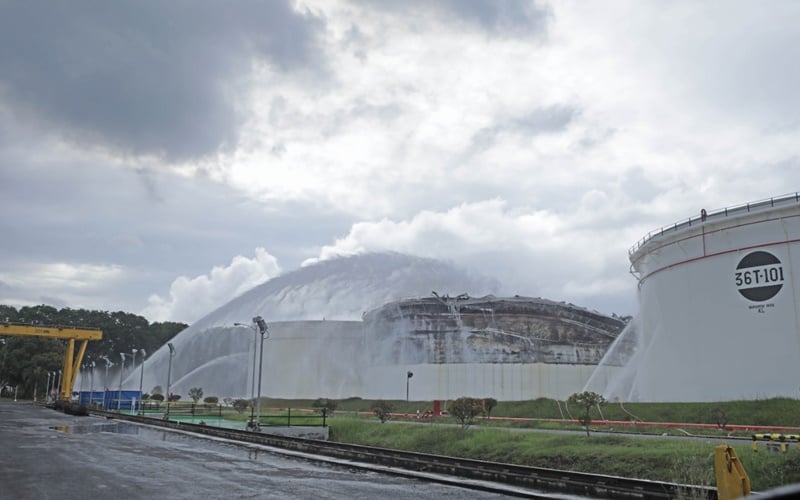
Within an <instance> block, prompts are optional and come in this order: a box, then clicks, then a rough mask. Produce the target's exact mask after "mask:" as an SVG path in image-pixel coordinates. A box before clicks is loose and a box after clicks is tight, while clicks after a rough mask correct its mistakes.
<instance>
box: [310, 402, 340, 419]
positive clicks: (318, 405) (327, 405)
mask: <svg viewBox="0 0 800 500" xmlns="http://www.w3.org/2000/svg"><path fill="white" fill-rule="evenodd" d="M311 407H312V408H314V409H315V410H317V411H319V412H321V411H322V410H326V412H327V414H328V416H332V415H333V412H334V411H336V408H338V407H339V403H337V402H336V400H334V399H326V398H319V399H317V400H316V401H314V402H313V403H311Z"/></svg>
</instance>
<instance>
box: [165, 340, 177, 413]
mask: <svg viewBox="0 0 800 500" xmlns="http://www.w3.org/2000/svg"><path fill="white" fill-rule="evenodd" d="M167 347H169V368H167V412H166V413H164V420H169V399H170V397H169V379H170V377H171V376H172V356H174V355H175V346H174V345H172V342H167Z"/></svg>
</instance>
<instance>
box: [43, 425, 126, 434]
mask: <svg viewBox="0 0 800 500" xmlns="http://www.w3.org/2000/svg"><path fill="white" fill-rule="evenodd" d="M50 428H51V429H54V430H57V431H59V432H64V433H66V434H96V433H99V432H107V433H110V434H139V430H140V427H139V426H137V425H131V424H126V423H124V422H115V423H113V424H96V425H56V426H54V427H50Z"/></svg>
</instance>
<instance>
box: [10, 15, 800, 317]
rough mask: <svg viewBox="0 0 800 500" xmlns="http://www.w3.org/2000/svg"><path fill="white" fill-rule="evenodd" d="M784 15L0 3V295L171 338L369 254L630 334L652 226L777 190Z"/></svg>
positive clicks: (797, 175)
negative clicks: (636, 255)
mask: <svg viewBox="0 0 800 500" xmlns="http://www.w3.org/2000/svg"><path fill="white" fill-rule="evenodd" d="M798 19H800V2H795V1H765V2H752V1H727V0H726V1H722V0H720V1H709V2H698V1H694V0H692V1H685V2H682V1H669V2H668V1H639V0H636V1H621V0H620V1H608V2H585V1H575V2H573V1H554V2H544V1H543V2H526V1H522V0H519V1H516V0H403V1H400V0H383V1H380V0H350V1H348V0H318V1H315V0H299V1H296V2H290V1H282V0H263V1H255V0H238V1H235V2H221V1H220V2H216V1H203V2H197V1H193V0H192V1H190V0H175V1H169V2H164V1H162V0H150V1H148V0H144V1H136V2H105V1H96V0H95V1H92V0H76V1H70V2H26V1H13V0H9V1H0V210H2V217H0V235H2V236H1V237H2V243H1V244H0V303H2V304H7V305H13V306H17V307H19V306H22V305H31V304H41V303H46V304H50V305H53V306H56V307H72V308H79V307H86V308H92V309H103V310H125V311H129V312H134V313H137V314H143V315H144V316H146V317H147V318H148V319H149V320H151V321H157V320H158V321H160V320H176V321H185V322H191V321H194V320H195V319H197V318H199V317H200V316H201V315H203V314H205V313H207V312H209V311H210V310H211V309H213V308H215V307H216V306H218V305H220V304H222V303H223V302H226V301H227V300H229V299H231V298H233V297H234V296H236V295H238V294H240V293H242V292H243V291H245V290H247V289H249V288H251V287H252V286H254V285H256V284H258V283H261V282H263V281H265V280H267V279H269V278H271V277H274V276H277V275H279V274H280V273H285V272H287V271H291V270H294V269H297V268H298V267H300V266H302V265H308V264H309V263H313V262H317V261H319V260H322V259H329V258H333V257H335V256H337V255H351V254H354V253H359V252H370V251H383V250H393V251H399V252H404V253H409V254H413V255H419V256H423V257H434V258H441V259H444V260H447V261H448V262H451V263H454V264H456V265H458V266H461V267H463V268H465V269H469V270H475V271H478V272H480V273H483V274H485V275H487V276H490V277H493V278H496V279H498V280H499V281H500V282H501V283H502V284H503V287H504V291H505V292H506V293H508V294H520V295H532V296H542V297H547V298H550V299H553V300H565V301H569V302H573V303H575V304H579V305H583V306H586V307H589V308H592V309H597V310H598V311H601V312H605V313H609V314H610V313H612V312H614V313H617V314H634V313H635V312H636V286H635V285H636V282H635V280H634V279H633V278H632V277H631V276H630V274H629V273H628V271H629V262H628V259H627V256H628V248H629V247H630V246H631V245H633V244H634V243H636V241H637V240H639V239H640V238H641V237H642V236H644V235H645V234H646V233H647V232H648V231H650V230H653V229H656V228H658V227H660V226H663V225H668V224H671V223H673V222H675V221H678V220H682V219H685V218H687V217H689V216H693V215H696V214H697V213H698V212H699V210H700V209H701V208H706V209H707V210H709V211H710V210H713V209H716V208H722V207H725V206H729V205H736V204H740V203H744V202H748V201H754V200H759V199H763V198H768V197H772V196H777V195H781V194H785V193H789V192H794V191H796V190H798V189H800V161H798V149H800V91H798V89H800V64H798V60H797V59H798V56H797V47H800V30H798V29H797V20H798ZM453 292H454V293H460V292H461V291H453Z"/></svg>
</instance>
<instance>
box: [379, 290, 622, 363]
mask: <svg viewBox="0 0 800 500" xmlns="http://www.w3.org/2000/svg"><path fill="white" fill-rule="evenodd" d="M364 323H365V328H366V331H368V332H370V337H371V339H372V341H373V342H376V343H379V344H380V343H384V344H387V345H384V347H383V349H382V350H380V349H374V350H375V351H376V352H383V353H384V354H385V355H388V356H389V357H390V358H391V360H392V361H394V362H420V363H424V362H431V363H472V362H479V363H531V362H543V363H571V364H596V363H598V362H599V361H600V359H601V358H602V356H603V355H604V354H605V352H606V350H607V349H608V347H609V346H610V345H611V343H612V342H613V341H614V339H616V337H617V335H619V333H620V332H621V331H622V329H623V328H624V326H625V321H624V320H623V319H622V318H618V317H614V316H606V315H604V314H601V313H598V312H596V311H590V310H588V309H585V308H581V307H578V306H575V305H573V304H568V303H564V302H555V301H552V300H547V299H542V298H532V297H522V296H513V297H495V296H493V295H487V296H484V297H477V298H473V297H470V296H468V295H466V294H462V295H458V296H455V297H450V296H447V295H444V296H440V295H438V294H435V293H434V295H433V296H431V297H424V298H413V299H404V300H400V301H396V302H391V303H388V304H385V305H383V306H382V307H379V308H377V309H374V310H372V311H369V312H368V313H366V314H365V315H364ZM455 340H458V341H457V342H456V341H455Z"/></svg>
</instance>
